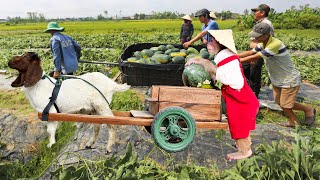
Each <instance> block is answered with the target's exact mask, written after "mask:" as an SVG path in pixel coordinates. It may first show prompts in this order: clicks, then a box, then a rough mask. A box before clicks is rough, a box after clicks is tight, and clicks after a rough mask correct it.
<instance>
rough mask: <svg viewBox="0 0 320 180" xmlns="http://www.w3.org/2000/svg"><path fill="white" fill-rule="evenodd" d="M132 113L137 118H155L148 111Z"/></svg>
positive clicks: (131, 111) (132, 111) (134, 111)
mask: <svg viewBox="0 0 320 180" xmlns="http://www.w3.org/2000/svg"><path fill="white" fill-rule="evenodd" d="M130 113H131V114H132V116H133V117H135V118H153V117H154V116H153V115H152V114H151V113H150V112H148V111H137V110H130Z"/></svg>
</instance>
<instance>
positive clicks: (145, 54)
mask: <svg viewBox="0 0 320 180" xmlns="http://www.w3.org/2000/svg"><path fill="white" fill-rule="evenodd" d="M141 53H142V57H143V58H145V59H147V58H148V57H151V56H153V52H152V51H151V50H150V49H143V50H142V51H141Z"/></svg>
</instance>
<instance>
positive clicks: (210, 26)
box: [183, 9, 219, 48]
mask: <svg viewBox="0 0 320 180" xmlns="http://www.w3.org/2000/svg"><path fill="white" fill-rule="evenodd" d="M195 17H199V20H200V22H201V23H203V24H204V25H203V26H202V29H201V30H202V31H201V33H199V34H198V35H197V36H196V37H194V38H193V39H191V40H190V41H188V42H185V43H184V44H183V46H184V47H185V48H187V47H189V46H190V45H191V44H192V43H194V42H196V41H198V40H199V39H201V40H202V43H203V44H207V43H208V42H210V39H209V38H210V36H209V33H208V30H218V29H219V27H218V24H217V23H216V21H214V20H213V18H211V17H210V11H208V10H207V9H201V10H200V11H198V12H197V13H196V14H195Z"/></svg>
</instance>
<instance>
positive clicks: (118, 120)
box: [38, 111, 228, 129]
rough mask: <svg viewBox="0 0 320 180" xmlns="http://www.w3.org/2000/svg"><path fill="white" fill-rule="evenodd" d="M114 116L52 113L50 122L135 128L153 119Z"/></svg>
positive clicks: (221, 125) (201, 125)
mask: <svg viewBox="0 0 320 180" xmlns="http://www.w3.org/2000/svg"><path fill="white" fill-rule="evenodd" d="M113 114H114V117H113V116H99V115H84V114H66V113H50V114H49V116H48V121H64V122H84V123H95V124H114V125H134V126H151V124H152V121H153V118H138V117H132V114H131V113H130V112H128V111H125V112H119V111H113ZM38 117H39V119H42V113H38ZM196 126H197V128H207V129H227V128H228V124H227V123H226V122H219V121H211V122H199V121H196Z"/></svg>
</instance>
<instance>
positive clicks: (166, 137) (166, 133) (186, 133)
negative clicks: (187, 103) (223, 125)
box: [151, 107, 196, 152]
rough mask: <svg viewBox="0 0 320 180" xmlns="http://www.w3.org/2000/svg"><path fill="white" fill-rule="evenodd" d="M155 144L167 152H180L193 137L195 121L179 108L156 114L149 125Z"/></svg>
mask: <svg viewBox="0 0 320 180" xmlns="http://www.w3.org/2000/svg"><path fill="white" fill-rule="evenodd" d="M151 132H152V135H153V138H154V140H155V142H156V143H157V144H158V146H160V147H161V148H162V149H164V150H166V151H168V152H178V151H182V150H183V149H185V148H186V147H188V146H189V145H190V144H191V143H192V141H193V139H194V136H195V133H196V125H195V121H194V119H193V118H192V116H191V115H190V113H189V112H188V111H186V110H185V109H183V108H181V107H169V108H166V109H163V110H161V111H160V112H158V113H157V114H156V116H155V117H154V119H153V122H152V125H151Z"/></svg>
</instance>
